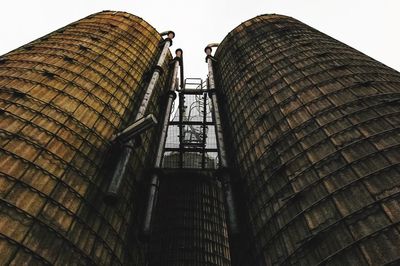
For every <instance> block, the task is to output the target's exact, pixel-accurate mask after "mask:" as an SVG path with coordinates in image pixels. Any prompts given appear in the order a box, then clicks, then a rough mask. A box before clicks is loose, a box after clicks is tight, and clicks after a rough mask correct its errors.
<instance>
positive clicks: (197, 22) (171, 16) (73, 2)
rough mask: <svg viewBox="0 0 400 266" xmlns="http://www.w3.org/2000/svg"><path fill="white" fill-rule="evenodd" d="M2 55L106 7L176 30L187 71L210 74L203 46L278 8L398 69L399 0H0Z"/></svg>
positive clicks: (194, 74)
mask: <svg viewBox="0 0 400 266" xmlns="http://www.w3.org/2000/svg"><path fill="white" fill-rule="evenodd" d="M0 10H1V15H0V36H1V37H0V38H1V39H0V54H4V53H6V52H8V51H10V50H12V49H14V48H17V47H18V46H21V45H23V44H25V43H27V42H29V41H32V40H34V39H36V38H38V37H41V36H43V35H45V34H47V33H49V32H51V31H54V30H56V29H58V28H60V27H62V26H65V25H66V24H68V23H71V22H73V21H76V20H78V19H80V18H83V17H85V16H87V15H89V14H92V13H95V12H99V11H102V10H118V11H126V12H129V13H132V14H135V15H138V16H140V17H142V18H143V19H145V20H146V21H147V22H149V23H150V24H151V25H153V26H154V27H155V28H156V29H157V30H158V31H165V30H173V31H175V33H176V38H175V40H174V45H173V47H172V49H173V51H174V50H175V49H176V48H182V49H183V50H184V60H185V76H186V77H201V78H204V77H205V76H206V71H207V70H206V64H205V62H204V57H205V54H204V51H203V50H204V47H205V46H206V45H207V44H208V43H211V42H221V41H222V39H223V38H224V37H225V35H226V34H227V33H228V32H229V31H231V30H232V29H233V28H234V27H236V26H237V25H239V24H240V23H241V22H243V21H245V20H247V19H249V18H252V17H254V16H257V15H261V14H266V13H278V14H284V15H289V16H292V17H295V18H297V19H299V20H301V21H302V22H304V23H306V24H308V25H310V26H312V27H314V28H316V29H318V30H320V31H322V32H324V33H327V34H328V35H330V36H332V37H334V38H336V39H338V40H340V41H342V42H344V43H346V44H348V45H350V46H352V47H354V48H356V49H358V50H360V51H361V52H363V53H365V54H367V55H369V56H371V57H373V58H375V59H377V60H379V61H381V62H382V63H384V64H386V65H388V66H390V67H392V68H395V69H397V70H400V33H399V31H400V30H399V26H400V15H399V11H400V0H376V1H373V0H263V1H262V0H242V1H239V0H230V1H229V0H213V1H211V0H203V1H199V0H196V1H191V0H186V1H185V0H169V1H168V0H163V1H160V0H159V1H154V0H153V1H152V0H1V1H0Z"/></svg>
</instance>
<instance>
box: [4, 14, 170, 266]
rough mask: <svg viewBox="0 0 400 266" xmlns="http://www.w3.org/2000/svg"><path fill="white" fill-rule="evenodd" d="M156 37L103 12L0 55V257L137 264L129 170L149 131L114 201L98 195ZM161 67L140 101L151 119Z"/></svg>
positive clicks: (145, 140)
mask: <svg viewBox="0 0 400 266" xmlns="http://www.w3.org/2000/svg"><path fill="white" fill-rule="evenodd" d="M164 42H168V40H164V39H163V38H162V37H161V35H160V34H159V33H158V32H157V31H156V30H155V29H154V28H153V27H152V26H151V25H149V24H148V23H147V22H145V21H144V20H142V19H141V18H139V17H136V16H134V15H130V14H127V13H123V12H111V11H105V12H100V13H97V14H94V15H91V16H89V17H87V18H84V19H82V20H80V21H78V22H75V23H72V24H70V25H68V26H66V27H64V28H61V29H59V30H57V31H55V32H53V33H50V34H49V35H46V36H44V37H42V38H40V39H38V40H36V41H34V42H32V43H29V44H27V45H24V46H22V47H21V48H18V49H16V50H14V51H12V52H10V53H8V54H6V55H4V56H1V57H0V108H1V109H0V117H1V119H0V139H1V148H0V149H1V154H0V196H1V199H0V206H1V207H0V253H1V256H0V264H2V265H5V264H13V265H23V264H25V263H26V264H29V265H34V264H35V265H36V264H56V265H66V264H69V265H92V264H98V265H120V264H131V265H141V264H143V263H144V262H143V250H142V249H141V248H139V246H138V241H137V240H136V235H137V234H136V231H137V229H136V228H137V226H136V225H138V224H139V222H141V221H139V215H138V213H139V208H140V207H139V206H138V204H137V201H138V200H137V198H138V193H140V190H138V188H137V179H140V176H141V173H142V171H143V169H144V167H145V165H146V158H147V157H148V156H150V155H152V154H153V153H154V152H155V147H153V146H154V145H150V138H151V135H152V134H153V133H154V130H151V131H150V133H148V134H145V135H142V138H141V143H140V144H138V145H137V147H136V148H135V152H134V155H133V156H131V157H130V162H129V164H130V165H129V167H128V176H129V178H125V179H123V180H122V186H121V190H120V191H119V194H118V195H119V200H118V202H117V203H116V204H114V205H107V204H106V203H105V202H104V201H103V200H102V199H103V196H104V192H105V191H106V190H107V188H108V186H109V184H110V174H109V173H108V172H107V171H105V170H104V169H105V167H104V163H105V162H104V161H105V158H106V155H107V153H108V150H109V149H110V146H111V141H110V140H111V139H112V136H113V135H114V134H116V133H118V132H119V131H121V130H123V129H124V128H125V127H126V126H127V125H129V123H131V122H132V118H133V117H134V116H135V115H136V113H137V112H138V110H139V107H140V105H141V101H142V98H143V95H144V94H145V88H146V86H147V84H148V83H149V81H150V80H149V77H151V73H153V71H154V66H156V62H157V59H158V57H159V54H160V53H161V50H162V47H163V43H164ZM166 55H167V59H168V58H170V54H169V52H167V54H166ZM166 61H167V60H166ZM162 69H164V70H165V71H164V72H167V69H166V64H165V63H164V64H163V67H162V68H161V69H160V67H158V69H157V71H159V72H161V70H162ZM166 76H167V75H166V74H164V75H162V76H161V78H160V79H159V80H158V82H157V83H156V86H155V89H154V93H153V97H152V98H150V102H149V107H148V108H147V111H148V112H151V113H152V114H154V115H155V117H157V118H158V117H159V106H160V104H159V103H160V102H159V99H161V97H160V95H162V93H163V91H162V90H163V88H165V86H164V82H165V77H166ZM132 175H134V176H132ZM135 177H136V179H135ZM141 208H142V207H141Z"/></svg>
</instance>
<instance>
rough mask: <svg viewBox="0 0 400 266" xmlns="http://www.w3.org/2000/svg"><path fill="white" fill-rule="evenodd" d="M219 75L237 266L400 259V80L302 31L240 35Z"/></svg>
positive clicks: (273, 22) (222, 58)
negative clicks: (233, 172)
mask: <svg viewBox="0 0 400 266" xmlns="http://www.w3.org/2000/svg"><path fill="white" fill-rule="evenodd" d="M215 59H216V62H214V68H215V71H216V74H215V78H216V81H217V92H218V93H219V98H220V103H221V105H222V107H223V108H222V109H223V114H222V115H223V122H224V127H225V132H226V133H227V134H229V137H228V140H227V143H228V144H229V145H227V146H228V148H230V149H231V152H229V155H231V156H230V159H231V161H232V162H233V164H234V165H235V167H236V168H237V170H238V171H237V172H238V175H237V177H236V179H235V180H234V183H235V186H236V190H235V192H236V197H237V198H238V199H239V200H236V202H239V203H241V205H240V206H239V207H240V209H241V212H240V214H241V215H240V218H241V221H242V224H241V233H242V235H243V239H244V240H246V241H243V242H242V243H244V242H245V243H246V244H243V247H246V248H244V251H243V252H242V255H243V259H242V261H241V262H236V263H234V264H236V265H381V264H385V263H388V264H390V263H392V264H396V265H397V264H398V263H399V258H400V233H399V229H400V228H399V221H400V215H399V214H400V208H399V206H400V205H399V184H400V174H399V173H400V172H399V170H400V167H399V162H400V149H399V144H400V131H399V125H400V119H399V104H400V101H399V100H400V73H399V72H397V71H395V70H393V69H391V68H389V67H387V66H385V65H383V64H381V63H379V62H377V61H375V60H374V59H372V58H370V57H368V56H366V55H364V54H362V53H361V52H358V51H356V50H355V49H353V48H351V47H349V46H347V45H345V44H343V43H341V42H339V41H337V40H335V39H333V38H331V37H329V36H327V35H325V34H323V33H321V32H319V31H317V30H315V29H313V28H311V27H309V26H307V25H305V24H303V23H301V22H299V21H297V20H295V19H293V18H290V17H286V16H281V15H262V16H258V17H255V18H253V19H250V20H248V21H246V22H244V23H242V24H241V25H239V26H238V27H237V28H235V29H234V30H233V31H232V32H230V33H229V34H228V35H227V37H226V38H225V39H224V40H223V42H222V43H221V44H220V45H219V47H218V49H217V51H216V54H215Z"/></svg>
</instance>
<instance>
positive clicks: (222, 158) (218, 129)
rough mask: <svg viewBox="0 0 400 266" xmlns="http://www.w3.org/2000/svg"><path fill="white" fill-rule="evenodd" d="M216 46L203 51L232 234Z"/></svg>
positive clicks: (234, 224) (234, 229)
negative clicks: (213, 48)
mask: <svg viewBox="0 0 400 266" xmlns="http://www.w3.org/2000/svg"><path fill="white" fill-rule="evenodd" d="M216 46H218V44H217V43H212V44H209V45H207V47H206V48H205V49H204V51H205V52H206V54H207V57H206V62H207V64H208V86H209V88H208V90H209V96H210V98H211V104H212V107H213V117H214V121H215V135H216V139H217V147H218V159H219V164H220V169H219V173H218V177H219V179H220V180H221V183H222V186H223V189H224V196H225V204H226V207H227V213H228V224H229V230H230V232H231V234H232V235H238V234H239V228H238V222H237V214H236V208H235V203H234V200H233V199H234V198H233V191H232V183H231V176H230V174H229V171H228V160H227V156H226V149H225V142H224V136H223V129H222V123H221V116H220V111H219V105H218V99H217V94H216V87H215V80H214V70H213V61H215V59H214V57H213V56H212V55H211V52H212V48H211V47H216Z"/></svg>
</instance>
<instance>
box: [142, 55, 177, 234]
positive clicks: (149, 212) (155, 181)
mask: <svg viewBox="0 0 400 266" xmlns="http://www.w3.org/2000/svg"><path fill="white" fill-rule="evenodd" d="M181 62H182V50H181V49H177V50H176V57H175V58H174V70H173V72H172V81H171V85H170V89H169V91H168V100H167V105H166V108H165V112H164V118H163V123H162V129H161V134H160V142H159V144H158V149H157V155H156V160H155V162H154V168H155V172H154V173H153V174H152V175H151V180H150V191H149V196H148V200H147V208H146V212H145V218H144V223H143V234H144V235H145V236H148V235H149V234H150V230H151V221H152V217H153V212H154V206H155V202H156V200H157V194H158V187H159V183H160V181H159V176H158V175H159V173H158V172H157V169H159V168H160V167H161V165H162V158H163V154H164V148H165V142H166V139H167V132H168V124H169V117H170V114H171V110H172V104H173V102H174V100H175V98H176V93H175V88H176V82H177V76H178V69H179V65H181Z"/></svg>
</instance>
